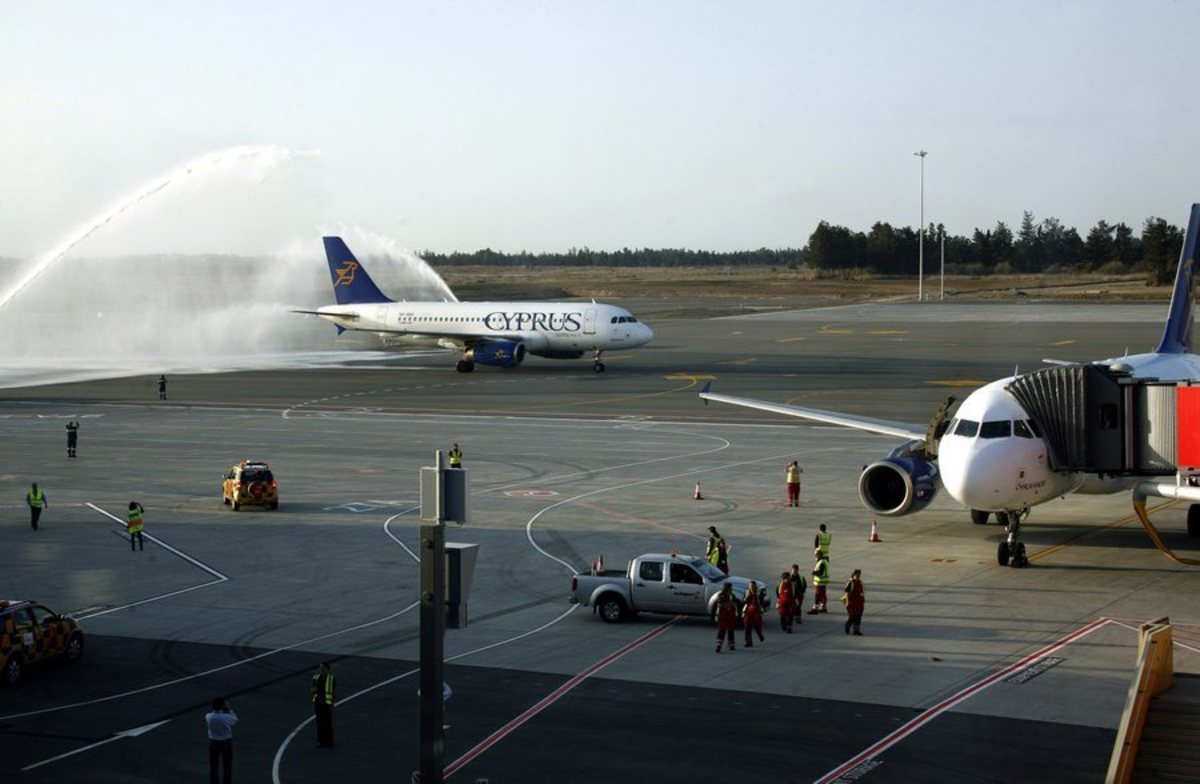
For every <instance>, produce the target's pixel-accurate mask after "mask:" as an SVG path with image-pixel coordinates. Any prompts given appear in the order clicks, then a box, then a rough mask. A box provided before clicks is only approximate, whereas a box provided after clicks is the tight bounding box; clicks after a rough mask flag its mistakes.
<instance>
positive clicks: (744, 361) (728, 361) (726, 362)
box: [717, 357, 758, 365]
mask: <svg viewBox="0 0 1200 784" xmlns="http://www.w3.org/2000/svg"><path fill="white" fill-rule="evenodd" d="M757 361H758V357H743V358H742V359H726V360H722V361H720V362H718V363H717V364H718V365H752V364H754V363H755V362H757Z"/></svg>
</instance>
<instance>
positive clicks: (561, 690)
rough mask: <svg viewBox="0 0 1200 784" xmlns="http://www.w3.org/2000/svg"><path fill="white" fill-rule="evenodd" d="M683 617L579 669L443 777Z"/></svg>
mask: <svg viewBox="0 0 1200 784" xmlns="http://www.w3.org/2000/svg"><path fill="white" fill-rule="evenodd" d="M682 617H683V616H682V615H676V616H675V617H674V618H672V619H671V620H669V621H667V622H666V623H664V624H663V625H661V626H659V627H658V628H656V629H653V630H651V631H649V632H647V633H645V634H643V635H642V636H641V637H639V638H637V639H636V640H634V641H633V642H631V643H629V644H628V645H626V646H625V647H623V648H621V649H619V650H616V651H613V652H612V653H610V654H608V655H607V656H605V657H604V658H603V659H601V660H600V661H598V662H596V663H595V664H593V665H591V666H590V667H588V668H587V669H586V670H584V671H583V672H580V673H578V674H576V675H575V676H573V677H572V678H571V679H570V680H568V681H567V682H566V683H564V684H563V685H561V686H559V687H558V688H557V689H555V690H554V691H552V692H550V693H549V694H547V695H546V696H545V697H543V698H542V699H540V700H538V701H537V702H536V703H535V704H534V705H533V706H532V707H530V708H529V709H527V710H526V711H524V712H523V713H521V715H519V716H517V717H516V718H515V719H513V720H512V721H510V722H509V723H508V724H505V725H504V726H503V727H501V728H500V729H498V730H496V731H495V732H493V733H492V734H491V735H489V736H487V737H486V738H484V739H483V740H482V741H481V742H480V743H478V744H477V745H476V746H475V747H474V748H473V749H471V750H470V751H468V752H467V753H466V754H464V755H462V756H461V757H459V758H458V759H456V760H454V762H451V763H450V764H449V765H447V766H446V767H445V768H444V769H443V771H442V773H443V778H447V779H448V778H450V777H451V776H452V775H454V773H455V772H456V771H457V770H458V769H459V768H461V767H463V766H464V765H466V764H467V763H469V762H471V761H472V760H474V759H475V758H476V757H478V756H479V755H480V754H483V753H484V752H485V751H487V750H488V749H490V748H491V747H492V746H495V745H496V744H497V743H499V742H500V741H502V740H504V739H505V738H506V737H508V736H509V735H511V734H512V733H513V732H515V731H516V730H517V729H519V728H520V727H521V726H522V725H524V724H525V723H527V722H528V721H529V720H530V719H532V718H534V717H535V716H537V715H538V714H539V713H541V712H542V711H544V710H545V709H546V708H548V707H550V706H551V705H553V704H554V703H556V702H558V700H559V699H561V698H562V697H563V695H565V694H567V693H568V692H570V691H571V690H572V689H574V688H575V687H576V686H578V685H579V684H581V683H583V682H584V681H585V680H587V679H588V678H590V677H591V676H592V675H595V674H596V673H597V672H599V671H600V670H602V669H604V668H605V667H607V666H608V665H610V664H612V663H613V662H615V661H617V660H618V659H620V658H621V657H623V656H625V655H626V654H628V653H632V652H633V651H635V650H637V649H638V648H640V647H642V646H643V645H645V644H646V643H648V642H650V641H651V640H653V639H654V638H655V637H657V636H659V635H660V634H662V633H663V632H665V631H666V630H667V629H669V628H671V626H673V625H674V624H675V623H677V622H678V621H679V620H680V619H681V618H682Z"/></svg>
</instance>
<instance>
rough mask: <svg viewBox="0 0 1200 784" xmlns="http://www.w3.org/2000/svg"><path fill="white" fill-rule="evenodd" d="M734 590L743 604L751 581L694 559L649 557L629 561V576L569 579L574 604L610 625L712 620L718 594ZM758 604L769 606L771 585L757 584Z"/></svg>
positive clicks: (600, 574) (614, 574) (612, 572)
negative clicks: (727, 587)
mask: <svg viewBox="0 0 1200 784" xmlns="http://www.w3.org/2000/svg"><path fill="white" fill-rule="evenodd" d="M727 582H728V583H731V584H732V585H733V594H734V596H735V597H736V598H737V601H738V603H739V605H740V603H741V601H742V597H743V596H745V595H746V589H747V588H748V587H749V586H750V578H748V577H730V576H727V575H726V574H725V573H724V572H722V571H721V570H720V569H718V568H717V567H715V566H713V565H712V564H710V563H709V562H708V561H706V560H704V559H703V558H699V557H697V556H694V555H675V554H674V553H671V554H662V553H648V554H646V555H639V556H638V557H637V558H634V559H633V560H632V561H630V562H629V566H628V567H627V568H626V569H625V571H620V570H617V569H608V570H605V571H602V572H594V571H588V572H580V573H579V574H577V575H575V576H574V577H572V578H571V601H572V602H577V603H580V604H583V605H584V606H587V607H591V608H592V612H598V613H599V614H600V617H601V618H603V619H604V620H605V621H608V622H609V623H617V622H618V621H620V620H622V619H624V618H626V617H628V616H631V615H636V614H637V613H639V612H654V613H669V614H671V615H708V616H710V617H711V616H712V615H713V610H714V607H715V605H716V599H717V594H718V593H720V592H721V586H722V585H723V584H725V583H727ZM757 582H758V589H759V602H760V606H761V607H763V608H764V609H765V608H767V607H769V606H770V603H769V602H768V598H769V597H768V594H767V585H768V583H766V582H764V581H762V580H758V581H757Z"/></svg>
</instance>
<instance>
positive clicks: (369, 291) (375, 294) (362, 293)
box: [323, 237, 392, 305]
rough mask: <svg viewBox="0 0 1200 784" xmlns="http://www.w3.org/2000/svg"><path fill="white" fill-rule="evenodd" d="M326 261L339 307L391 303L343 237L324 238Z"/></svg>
mask: <svg viewBox="0 0 1200 784" xmlns="http://www.w3.org/2000/svg"><path fill="white" fill-rule="evenodd" d="M323 239H324V240H325V259H326V260H327V261H328V262H329V275H330V277H331V278H332V279H333V296H334V297H336V298H337V304H339V305H361V304H370V303H372V302H391V301H392V300H390V299H388V298H387V297H385V296H384V294H383V292H382V291H380V290H379V287H378V286H376V285H375V281H373V280H371V276H370V275H368V274H367V271H366V269H364V268H363V266H362V265H361V264H359V263H358V259H356V258H354V254H353V253H351V252H350V248H348V247H346V243H344V242H342V238H341V237H324V238H323Z"/></svg>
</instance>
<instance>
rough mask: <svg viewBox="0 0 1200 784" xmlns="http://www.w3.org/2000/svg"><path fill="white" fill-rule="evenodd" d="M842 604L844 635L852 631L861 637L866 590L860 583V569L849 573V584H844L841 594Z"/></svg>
mask: <svg viewBox="0 0 1200 784" xmlns="http://www.w3.org/2000/svg"><path fill="white" fill-rule="evenodd" d="M842 604H844V605H846V634H850V630H851V629H854V633H855V634H857V635H859V636H860V637H861V636H862V617H863V610H864V609H866V606H867V589H866V587H865V586H864V585H863V582H862V569H855V570H854V571H853V572H851V573H850V582H848V583H846V591H845V593H843V594H842Z"/></svg>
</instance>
